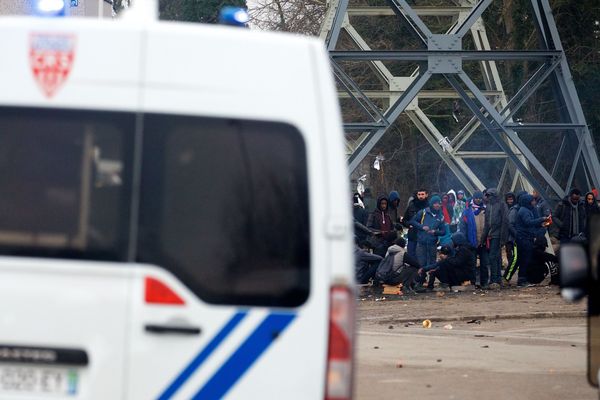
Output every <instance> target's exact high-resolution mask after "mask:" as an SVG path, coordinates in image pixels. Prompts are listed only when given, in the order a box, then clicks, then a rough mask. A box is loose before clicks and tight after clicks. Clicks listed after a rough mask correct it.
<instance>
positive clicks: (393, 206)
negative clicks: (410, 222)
mask: <svg viewBox="0 0 600 400" xmlns="http://www.w3.org/2000/svg"><path fill="white" fill-rule="evenodd" d="M399 205H400V195H399V194H398V192H397V191H395V190H392V191H391V192H390V195H389V196H388V210H389V211H388V214H389V215H390V218H391V219H392V224H394V227H395V228H396V229H398V228H399V225H400V222H401V219H402V218H401V217H402V214H401V213H400V208H399Z"/></svg>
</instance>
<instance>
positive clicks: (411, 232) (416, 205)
mask: <svg viewBox="0 0 600 400" xmlns="http://www.w3.org/2000/svg"><path fill="white" fill-rule="evenodd" d="M428 205H429V203H428V201H427V200H422V201H421V200H419V199H417V197H416V195H415V198H414V199H413V200H412V201H411V202H410V203H409V204H408V207H407V208H406V211H405V212H404V218H403V219H402V224H403V225H404V227H406V228H408V240H409V241H410V240H412V241H415V240H417V234H418V231H417V229H415V228H414V227H413V226H412V224H411V221H412V220H413V218H414V217H415V215H416V214H417V213H418V212H419V211H421V210H422V209H424V208H427V206H428Z"/></svg>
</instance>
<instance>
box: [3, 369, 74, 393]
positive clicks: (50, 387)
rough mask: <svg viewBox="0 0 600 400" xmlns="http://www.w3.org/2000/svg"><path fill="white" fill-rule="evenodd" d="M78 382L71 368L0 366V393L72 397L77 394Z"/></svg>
mask: <svg viewBox="0 0 600 400" xmlns="http://www.w3.org/2000/svg"><path fill="white" fill-rule="evenodd" d="M78 380H79V379H78V374H77V370H75V369H73V368H58V367H39V366H28V365H1V366H0V391H1V392H13V393H23V394H37V395H44V394H48V395H57V394H59V395H70V396H74V395H76V394H77V389H78V387H77V386H78ZM0 397H2V396H1V395H0Z"/></svg>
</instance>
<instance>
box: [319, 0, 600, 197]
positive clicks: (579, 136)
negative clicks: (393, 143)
mask: <svg viewBox="0 0 600 400" xmlns="http://www.w3.org/2000/svg"><path fill="white" fill-rule="evenodd" d="M493 1H494V0H454V1H451V2H448V3H450V5H448V6H423V5H422V4H427V1H421V2H419V3H418V4H419V6H416V5H414V3H415V1H412V2H411V3H412V4H409V1H407V0H387V4H386V5H385V6H352V5H350V4H349V0H329V5H328V9H327V13H326V15H325V19H324V22H323V25H322V29H321V38H323V39H324V40H325V42H326V45H327V48H328V50H329V54H330V58H331V62H332V68H333V71H334V74H335V76H336V80H337V84H338V93H339V95H340V97H341V98H344V99H345V100H346V101H351V102H353V104H354V106H355V107H357V108H358V109H360V110H361V112H362V114H363V117H362V118H361V119H360V120H359V121H348V120H345V121H344V129H345V132H346V138H347V154H348V163H349V168H350V171H351V172H352V171H354V170H355V169H356V168H357V167H358V166H359V164H360V163H361V162H362V161H363V159H365V157H366V156H367V155H369V153H370V152H371V151H372V150H373V148H374V146H375V145H376V144H377V143H378V141H379V140H380V139H381V138H382V137H383V136H384V135H385V134H386V133H387V132H388V131H389V130H390V127H392V125H393V124H394V122H396V120H397V119H398V118H399V117H400V115H401V114H403V113H404V114H405V115H406V116H407V117H408V118H409V119H410V121H411V122H412V123H413V124H414V125H415V126H416V128H417V129H418V130H419V132H420V133H421V134H422V136H423V137H424V138H425V139H426V140H427V142H429V143H430V144H431V146H432V147H433V149H434V150H435V151H436V153H437V154H438V155H439V157H440V158H441V159H442V160H443V161H444V162H445V164H446V165H447V166H448V168H449V169H450V170H451V171H452V172H453V173H454V175H455V176H456V177H457V178H458V180H459V181H460V182H461V183H462V185H464V187H465V188H466V189H467V190H468V191H469V192H471V193H473V192H474V191H476V190H483V189H484V188H485V187H486V185H485V184H484V179H483V178H482V176H481V168H477V167H473V165H481V164H476V163H473V161H475V160H477V161H479V162H480V163H481V162H484V163H485V162H486V161H487V162H489V161H494V162H497V163H498V162H501V163H503V168H502V173H501V174H500V175H499V176H498V177H497V187H498V189H507V190H513V191H514V190H516V189H519V188H520V189H525V190H527V191H531V190H532V189H535V190H537V191H538V192H539V193H540V194H541V195H542V197H544V198H545V199H546V200H548V201H550V203H553V202H555V201H556V200H557V199H560V198H563V197H564V196H565V195H566V193H567V192H568V190H569V189H570V187H571V186H572V185H573V182H574V181H576V182H579V184H580V185H583V184H585V185H587V187H597V188H598V187H600V163H599V162H598V158H597V155H596V151H595V148H594V144H593V141H592V136H591V134H590V131H589V129H588V126H587V124H586V121H585V117H584V114H583V111H582V108H581V104H580V101H579V98H578V96H577V92H576V90H575V86H574V84H573V79H572V76H571V73H570V70H569V66H568V63H567V59H566V57H565V52H564V50H563V47H562V45H561V40H560V37H559V33H558V30H557V27H556V23H555V20H554V17H553V14H552V10H551V8H550V5H549V3H548V0H531V2H530V4H531V10H529V11H530V12H531V15H532V17H531V18H532V19H533V20H534V21H533V22H534V25H535V28H536V29H537V34H538V38H539V45H538V46H537V48H535V49H525V50H497V49H495V48H494V49H493V48H492V46H491V45H490V41H489V39H488V34H487V32H486V28H485V24H484V19H483V18H482V15H483V14H484V12H485V10H486V9H487V8H488V7H489V6H490V5H491V4H492V2H493ZM496 1H500V0H496ZM438 3H439V2H438ZM381 16H388V17H390V18H397V19H398V23H403V24H404V26H405V27H408V29H409V30H410V31H411V32H412V33H413V34H414V37H415V38H416V42H418V46H417V48H416V49H415V46H413V47H412V48H410V49H392V50H389V49H386V50H383V51H382V50H377V49H372V48H371V45H370V41H371V38H369V37H365V36H363V35H362V34H361V33H360V29H359V28H358V27H356V26H355V25H356V24H354V22H355V21H356V20H357V19H360V18H363V20H364V18H369V17H381ZM430 17H444V18H447V19H448V18H450V19H451V24H450V26H449V28H448V29H447V30H445V31H443V32H442V33H433V32H432V30H430V28H429V27H428V25H427V24H426V23H425V22H424V20H426V18H430ZM359 25H360V24H359ZM341 35H345V37H346V38H350V42H351V43H352V46H351V48H352V49H351V50H346V49H339V47H340V46H339V44H340V37H341ZM467 40H468V41H467ZM467 42H468V46H463V44H466V43H467ZM346 47H347V46H346ZM464 47H469V49H468V50H466V49H464ZM507 61H508V62H529V63H536V64H535V65H536V66H537V65H539V66H537V67H536V68H537V69H535V72H534V73H533V74H532V75H531V76H530V77H528V79H527V80H526V81H525V82H524V83H523V84H522V85H521V86H520V87H518V88H517V89H515V90H513V93H512V94H511V96H509V95H508V94H507V93H506V91H505V89H504V87H503V84H502V80H501V74H500V73H499V69H498V64H499V63H500V62H507ZM348 62H353V63H359V62H362V63H366V64H367V65H368V67H369V68H368V69H369V70H370V71H372V72H373V73H374V74H376V75H377V78H378V79H379V80H380V81H381V82H382V87H383V88H384V89H383V90H365V89H363V88H361V85H360V84H359V83H357V79H356V75H352V73H349V72H347V71H346V70H345V68H344V65H345V64H344V63H348ZM390 62H412V63H415V64H417V66H416V67H415V68H414V69H412V70H411V72H410V74H407V76H396V75H394V74H393V73H392V72H391V70H390V68H389V67H388V66H386V64H387V65H389V64H390ZM467 63H471V64H470V65H473V63H475V65H478V67H479V71H478V73H477V77H476V78H474V77H472V76H471V75H473V69H472V68H470V69H469V68H463V67H464V66H465V65H466V64H467ZM434 77H437V78H440V79H442V80H445V81H446V82H447V84H449V87H450V88H451V89H452V90H425V86H426V84H427V82H428V81H429V80H431V79H433V78H434ZM476 81H477V82H479V84H476V83H475V82H476ZM544 84H546V85H550V87H551V89H552V90H551V91H550V92H551V93H552V94H553V96H554V99H553V100H554V101H555V102H556V104H557V105H558V106H557V110H558V111H557V113H555V114H556V115H553V116H552V117H553V118H552V120H545V119H544V118H537V120H536V121H524V120H522V119H520V118H517V117H516V115H519V114H518V112H519V110H521V108H522V107H523V105H524V104H526V102H527V101H528V100H529V99H530V98H531V96H532V95H533V94H534V93H536V91H537V90H538V89H539V88H540V87H541V86H542V85H544ZM480 86H484V87H483V88H480ZM432 98H452V99H456V100H455V102H458V101H461V103H460V104H461V105H464V106H466V108H467V109H468V110H469V118H467V121H466V123H464V124H461V126H460V130H459V131H458V133H456V134H454V135H451V136H452V137H449V136H448V135H447V134H444V133H442V132H441V131H440V130H439V129H438V128H437V127H436V124H435V123H434V122H433V121H432V119H431V118H429V117H428V115H427V114H426V113H425V112H424V111H423V109H422V108H421V107H420V100H421V101H423V100H425V99H432ZM455 104H456V103H455ZM557 116H558V117H557ZM345 119H346V118H345ZM546 119H550V117H547V118H546ZM457 122H458V121H457ZM461 122H465V121H461ZM481 132H484V133H483V134H486V135H489V138H491V140H492V141H493V143H495V145H494V146H495V148H494V149H493V151H490V149H489V146H488V147H486V148H478V145H477V143H479V142H481V141H479V142H476V141H474V140H473V137H474V136H476V133H477V134H479V135H481V134H482V133H481ZM530 132H542V133H545V134H547V135H548V138H547V140H548V141H553V142H556V143H554V144H555V146H554V147H552V149H558V150H552V151H554V152H555V154H553V156H552V160H553V161H552V163H551V164H552V165H549V163H548V162H546V163H545V164H546V165H544V164H543V163H542V162H541V161H540V160H539V159H538V157H536V155H535V154H534V152H533V151H532V149H531V148H530V146H528V145H527V144H526V141H524V140H523V138H524V137H525V135H527V134H528V133H530ZM544 140H546V139H544ZM470 142H472V143H470ZM558 143H560V144H558ZM480 147H481V146H480ZM542 147H544V146H542ZM547 148H548V149H550V148H551V147H547ZM537 151H538V155H539V149H537ZM542 151H544V149H542ZM547 158H548V157H546V159H547ZM488 181H489V180H488Z"/></svg>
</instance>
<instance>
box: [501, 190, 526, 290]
mask: <svg viewBox="0 0 600 400" xmlns="http://www.w3.org/2000/svg"><path fill="white" fill-rule="evenodd" d="M526 194H527V192H526V191H524V190H522V191H520V192H518V193H517V195H516V196H515V201H514V202H513V205H512V207H510V209H509V210H508V236H507V238H506V249H507V254H508V249H509V248H510V257H507V260H508V265H507V266H506V269H505V270H504V275H503V278H504V285H506V286H510V281H511V279H512V277H513V276H514V274H515V273H516V272H517V271H518V270H519V257H518V254H519V252H518V249H517V226H516V224H517V213H518V212H519V208H521V206H520V205H519V199H520V198H521V196H523V195H526Z"/></svg>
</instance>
